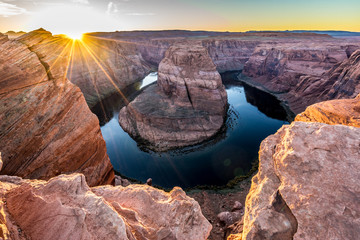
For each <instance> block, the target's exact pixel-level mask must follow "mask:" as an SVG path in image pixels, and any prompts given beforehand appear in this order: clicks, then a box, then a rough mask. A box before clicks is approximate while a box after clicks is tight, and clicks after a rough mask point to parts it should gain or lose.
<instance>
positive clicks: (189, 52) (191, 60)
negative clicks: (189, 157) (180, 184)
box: [119, 42, 227, 151]
mask: <svg viewBox="0 0 360 240" xmlns="http://www.w3.org/2000/svg"><path fill="white" fill-rule="evenodd" d="M158 76H159V78H158V83H157V85H156V86H155V85H153V86H150V87H148V88H147V89H146V90H144V92H143V93H141V94H140V95H139V96H138V97H137V98H136V99H135V100H134V101H132V102H131V103H130V104H129V105H128V106H127V107H125V108H123V109H122V110H121V111H120V114H119V122H120V125H121V126H122V127H123V129H124V130H125V131H127V132H128V133H129V134H130V135H131V136H133V137H134V138H140V139H143V140H145V142H146V144H147V145H148V147H149V148H150V149H153V150H156V151H165V150H168V149H171V148H175V147H183V146H188V145H193V144H196V143H199V142H202V141H204V140H205V139H208V138H210V137H211V136H213V135H214V134H216V133H217V132H218V131H219V129H220V128H221V126H222V125H223V123H224V117H225V114H226V109H227V95H226V91H225V87H224V86H223V84H222V82H221V77H220V74H219V73H218V72H217V70H216V67H215V65H214V64H213V62H212V61H211V58H210V57H209V54H208V52H207V50H206V49H205V48H204V47H202V46H201V44H200V43H198V42H191V43H185V44H175V45H174V46H172V47H170V48H169V49H168V51H167V52H166V55H165V58H164V59H163V61H161V63H160V66H159V71H158Z"/></svg>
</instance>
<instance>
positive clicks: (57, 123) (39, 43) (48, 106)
mask: <svg viewBox="0 0 360 240" xmlns="http://www.w3.org/2000/svg"><path fill="white" fill-rule="evenodd" d="M68 41H69V40H68V39H66V40H64V39H57V38H54V37H52V36H51V33H49V32H46V31H44V30H41V29H40V30H37V31H35V32H30V33H28V34H25V35H22V36H21V37H20V38H19V39H18V40H6V41H5V42H4V43H2V44H0V59H1V61H2V63H1V66H2V67H1V68H0V76H5V77H2V78H1V79H0V85H1V88H0V89H1V90H0V120H1V121H0V152H2V160H3V168H2V170H1V174H7V175H17V176H21V177H24V178H36V179H49V178H51V177H54V176H56V175H59V174H61V173H72V172H81V173H84V174H85V176H86V178H87V181H88V182H89V184H90V185H91V186H94V185H98V184H104V183H111V182H113V180H114V173H113V170H112V165H111V163H110V160H109V158H108V156H107V154H106V145H105V141H104V140H103V138H102V136H101V132H100V127H99V123H98V119H97V117H96V116H95V115H94V114H92V113H91V112H90V110H89V108H88V106H87V104H86V102H85V99H84V97H83V95H82V93H81V92H80V90H79V88H78V87H76V86H74V85H73V84H71V83H70V82H69V81H68V80H67V79H66V69H67V66H68V64H69V56H70V55H69V54H68V53H69V52H68V50H67V49H66V48H64V45H67V44H68ZM44 53H48V54H47V55H44ZM49 53H51V54H49Z"/></svg>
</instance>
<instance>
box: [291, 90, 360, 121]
mask: <svg viewBox="0 0 360 240" xmlns="http://www.w3.org/2000/svg"><path fill="white" fill-rule="evenodd" d="M295 121H302V122H321V123H326V124H331V125H336V124H342V125H348V126H353V127H360V94H359V95H358V96H357V97H356V98H354V99H339V100H331V101H325V102H320V103H316V104H314V105H311V106H309V107H307V108H306V110H305V111H304V112H302V113H300V114H299V115H297V116H296V118H295Z"/></svg>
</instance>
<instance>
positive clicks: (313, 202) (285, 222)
mask: <svg viewBox="0 0 360 240" xmlns="http://www.w3.org/2000/svg"><path fill="white" fill-rule="evenodd" d="M339 139H341V141H339ZM359 144H360V129H358V128H354V127H349V126H342V125H326V124H323V123H305V122H293V123H292V124H291V125H287V126H283V127H282V128H281V129H280V130H279V131H278V132H277V133H276V134H275V135H272V136H270V137H268V138H267V139H265V140H264V141H263V142H262V144H261V147H260V152H259V155H260V166H259V172H258V173H257V175H256V176H255V177H254V178H253V180H252V186H251V189H250V192H249V194H248V196H247V199H246V206H245V207H246V209H245V217H244V230H243V234H242V239H356V238H357V236H359V234H360V231H359V229H360V222H359V221H358V219H359V218H358V216H359V215H360V212H359V201H358V199H359V198H360V195H359V192H360V191H359V187H358V183H357V180H356V179H359V177H360V175H359V172H360V171H359V170H360V162H359V159H360V152H359ZM320 179H321V180H320Z"/></svg>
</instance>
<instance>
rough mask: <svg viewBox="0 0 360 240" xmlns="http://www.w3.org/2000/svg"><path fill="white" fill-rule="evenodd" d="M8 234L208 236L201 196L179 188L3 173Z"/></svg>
mask: <svg viewBox="0 0 360 240" xmlns="http://www.w3.org/2000/svg"><path fill="white" fill-rule="evenodd" d="M0 195H1V199H2V201H0V206H1V207H2V211H1V214H0V217H1V218H2V221H1V224H2V225H1V227H2V230H3V231H2V232H1V235H0V237H2V238H3V239H59V240H60V239H66V240H71V239H74V240H75V239H124V240H125V239H131V240H134V239H144V240H145V239H199V240H200V239H206V238H207V236H208V235H209V232H210V230H211V225H210V223H209V222H208V221H207V220H206V219H205V218H204V217H203V215H202V213H201V210H200V207H199V205H198V203H197V202H195V201H194V200H193V199H191V198H189V197H187V196H186V194H185V193H184V192H183V191H182V190H181V189H180V188H175V189H173V190H172V191H171V192H170V193H166V192H164V191H161V190H157V189H155V188H152V187H150V186H146V185H130V186H128V187H126V188H124V187H120V186H118V187H113V186H103V187H96V188H90V187H89V186H88V185H87V183H86V181H85V177H84V175H81V174H72V175H60V176H58V177H55V178H52V179H50V180H49V181H48V182H46V181H40V180H23V179H21V178H19V177H9V176H1V177H0Z"/></svg>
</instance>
